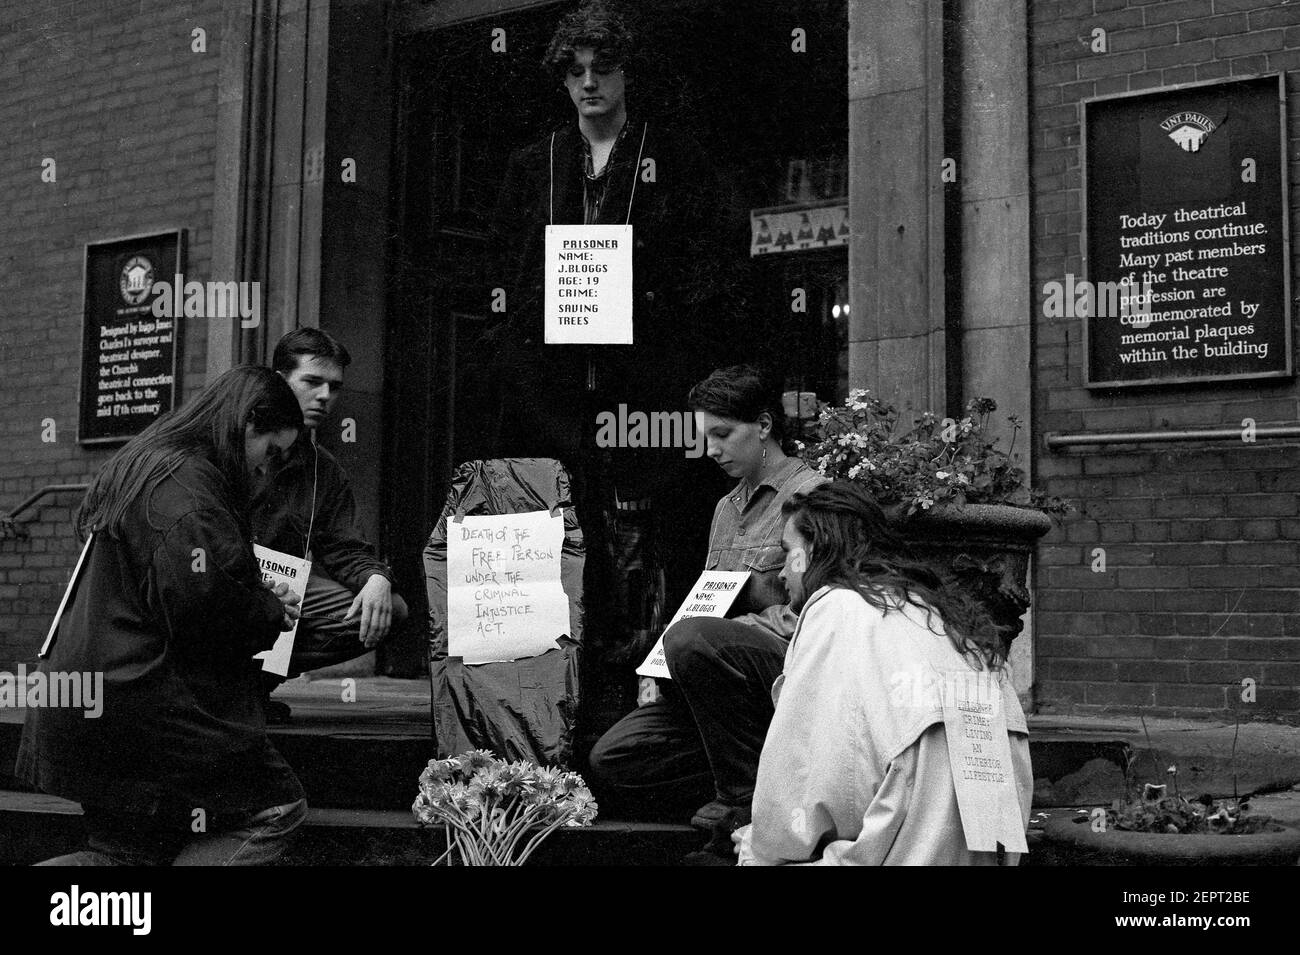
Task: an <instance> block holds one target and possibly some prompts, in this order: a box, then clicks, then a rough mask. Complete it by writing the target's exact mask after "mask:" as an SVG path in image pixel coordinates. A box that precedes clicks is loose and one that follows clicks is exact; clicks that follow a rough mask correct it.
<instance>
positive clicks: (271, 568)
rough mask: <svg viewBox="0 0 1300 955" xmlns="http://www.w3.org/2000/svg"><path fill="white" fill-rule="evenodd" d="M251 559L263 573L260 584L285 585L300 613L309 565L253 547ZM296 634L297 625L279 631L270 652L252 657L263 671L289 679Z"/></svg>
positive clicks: (308, 574) (260, 546)
mask: <svg viewBox="0 0 1300 955" xmlns="http://www.w3.org/2000/svg"><path fill="white" fill-rule="evenodd" d="M253 556H254V557H256V558H257V565H258V567H260V568H261V569H262V580H264V581H267V582H269V583H272V584H287V585H288V587H289V591H290V592H291V593H295V594H297V595H298V609H299V610H302V601H303V600H305V599H306V597H307V578H308V576H310V574H311V561H309V560H304V559H303V558H301V557H294V556H293V555H292V554H286V553H284V552H282V551H278V550H272V549H271V548H269V547H263V546H262V545H261V544H254V545H253ZM297 634H298V621H296V620H295V621H294V623H293V629H292V630H284V631H281V633H280V635H279V636H278V637H276V639H275V645H274V646H273V647H271V649H270V650H263V651H262V652H261V653H258V654H255V655H254V656H253V659H254V660H261V661H262V669H263V670H264V671H265V672H267V673H275V674H277V675H279V676H288V675H289V658H290V657H291V656H293V641H294V637H296V636H297Z"/></svg>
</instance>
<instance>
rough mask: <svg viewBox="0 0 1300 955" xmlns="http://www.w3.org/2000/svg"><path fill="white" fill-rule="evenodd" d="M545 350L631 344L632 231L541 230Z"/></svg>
mask: <svg viewBox="0 0 1300 955" xmlns="http://www.w3.org/2000/svg"><path fill="white" fill-rule="evenodd" d="M545 292H546V294H545V300H544V303H543V308H544V314H545V322H544V328H545V332H546V344H548V345H631V344H632V226H630V225H549V226H547V227H546V268H545Z"/></svg>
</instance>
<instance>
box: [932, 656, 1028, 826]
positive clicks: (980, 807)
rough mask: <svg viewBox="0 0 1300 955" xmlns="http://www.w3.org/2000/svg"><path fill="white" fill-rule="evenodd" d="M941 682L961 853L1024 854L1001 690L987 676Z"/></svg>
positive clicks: (979, 674) (970, 674)
mask: <svg viewBox="0 0 1300 955" xmlns="http://www.w3.org/2000/svg"><path fill="white" fill-rule="evenodd" d="M946 677H947V679H945V681H944V683H943V723H944V728H945V731H946V733H947V740H948V759H949V762H950V764H951V766H952V777H953V780H954V782H955V783H956V786H957V808H958V810H959V811H960V814H961V825H962V829H963V830H965V834H966V848H967V849H969V850H970V851H971V852H996V851H997V847H998V843H1001V844H1002V845H1003V847H1004V848H1006V850H1007V851H1008V852H1028V851H1029V846H1028V844H1027V843H1026V842H1025V821H1024V817H1023V815H1022V814H1021V811H1020V795H1019V792H1018V790H1017V788H1016V774H1015V767H1014V766H1013V765H1012V763H1011V744H1010V742H1009V740H1008V739H1007V719H1006V710H1005V707H1004V704H1003V699H1002V687H1001V686H1000V685H999V683H998V682H997V680H995V679H994V678H993V676H992V674H990V673H989V672H987V671H985V672H974V671H971V672H962V673H950V674H946Z"/></svg>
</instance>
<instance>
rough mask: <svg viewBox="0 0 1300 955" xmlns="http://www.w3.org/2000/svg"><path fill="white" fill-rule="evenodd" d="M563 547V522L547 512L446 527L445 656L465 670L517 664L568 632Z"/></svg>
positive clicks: (487, 518) (470, 520)
mask: <svg viewBox="0 0 1300 955" xmlns="http://www.w3.org/2000/svg"><path fill="white" fill-rule="evenodd" d="M563 545H564V518H563V517H561V516H559V515H556V516H554V517H552V516H551V515H550V513H548V512H547V511H533V512H529V513H525V514H496V515H491V516H483V517H465V518H462V519H461V520H459V521H456V520H454V519H453V520H451V521H448V522H447V653H448V655H449V656H453V657H461V658H462V659H463V661H464V662H465V663H467V664H474V663H498V662H504V661H509V660H521V659H523V658H525V657H535V656H538V655H540V654H542V653H545V652H546V651H547V650H552V649H554V648H555V646H556V639H557V638H558V637H561V636H564V635H566V634H569V633H571V631H572V628H571V626H570V623H569V598H568V597H567V596H566V595H565V593H564V587H563V586H562V585H561V583H560V558H561V549H562V547H563Z"/></svg>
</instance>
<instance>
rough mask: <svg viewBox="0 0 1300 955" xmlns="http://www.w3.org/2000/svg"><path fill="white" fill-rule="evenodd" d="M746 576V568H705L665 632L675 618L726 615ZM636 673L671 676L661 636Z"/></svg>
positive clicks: (665, 630) (664, 678) (660, 677)
mask: <svg viewBox="0 0 1300 955" xmlns="http://www.w3.org/2000/svg"><path fill="white" fill-rule="evenodd" d="M748 579H749V571H747V570H706V571H705V572H704V573H702V574H700V579H699V580H697V581H696V582H695V586H694V587H693V588H692V589H691V593H690V596H689V597H687V598H686V599H685V600H684V601H682V605H681V606H680V607H678V608H677V613H675V614H673V619H672V620H670V621H668V626H667V627H664V633H667V632H668V631H669V630H671V629H672V626H673V624H675V623H676V622H677V621H678V620H684V619H686V618H687V617H725V616H726V615H727V611H728V610H730V609H731V605H732V604H733V603H735V602H736V597H737V596H738V595H739V594H740V591H741V588H742V587H744V586H745V581H747V580H748ZM636 672H637V675H638V676H650V677H657V678H658V679H661V680H670V679H672V677H671V676H670V675H669V673H668V661H667V658H666V657H665V656H664V638H663V636H660V637H659V640H658V642H657V643H655V646H654V649H653V650H651V651H650V655H649V656H648V657H646V658H645V662H644V663H642V664H641V665H640V666H639V667H637V668H636Z"/></svg>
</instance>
